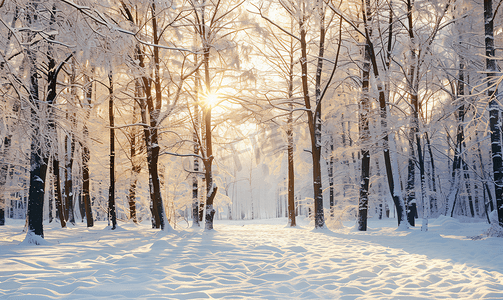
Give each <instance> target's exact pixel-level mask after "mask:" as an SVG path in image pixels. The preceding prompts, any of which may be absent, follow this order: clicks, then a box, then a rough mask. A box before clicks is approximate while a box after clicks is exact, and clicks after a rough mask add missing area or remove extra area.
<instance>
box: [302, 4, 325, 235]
mask: <svg viewBox="0 0 503 300" xmlns="http://www.w3.org/2000/svg"><path fill="white" fill-rule="evenodd" d="M304 9H305V8H304ZM305 14H306V12H305V11H302V15H301V16H300V17H299V20H298V23H299V30H300V48H301V58H300V66H301V72H302V74H301V80H302V93H303V98H304V105H305V107H306V109H307V111H306V113H307V123H308V127H309V133H310V136H311V156H312V161H313V189H314V212H313V213H314V227H315V228H323V227H324V226H325V220H324V216H323V191H322V185H321V165H320V160H321V143H319V142H318V139H317V138H318V137H319V136H320V134H321V131H320V133H319V134H318V130H319V129H320V128H321V127H319V126H321V124H318V122H321V118H319V119H318V118H316V116H321V105H317V106H316V107H315V112H314V113H313V111H312V109H311V99H310V96H309V79H308V78H307V74H308V69H307V62H308V60H309V58H308V57H307V46H308V45H307V40H306V37H307V32H306V26H305V22H306V21H307V20H306V15H305ZM319 67H320V66H319V65H318V68H319ZM320 72H321V71H320Z"/></svg>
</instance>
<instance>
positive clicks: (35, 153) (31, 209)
mask: <svg viewBox="0 0 503 300" xmlns="http://www.w3.org/2000/svg"><path fill="white" fill-rule="evenodd" d="M34 9H35V10H36V6H35V7H34ZM33 18H35V19H36V18H37V16H36V15H34V16H33ZM29 23H31V21H30V22H29ZM26 56H27V58H28V60H29V62H30V91H29V92H30V95H29V99H30V102H31V103H32V105H33V107H36V108H37V109H40V97H39V82H38V78H39V74H38V72H37V69H36V63H37V60H36V55H35V53H34V52H33V51H32V49H30V46H29V48H28V49H27V50H26ZM31 117H32V120H35V121H36V120H37V119H38V116H37V111H36V110H35V108H32V109H31ZM41 142H42V140H41V137H40V128H39V127H38V126H37V124H36V125H35V128H34V129H33V132H32V138H31V155H30V189H29V192H28V207H27V211H26V215H27V216H26V217H27V221H28V235H35V236H39V237H42V238H43V237H44V226H43V223H42V221H43V209H44V192H45V189H44V188H45V177H46V172H47V163H46V155H44V151H43V149H42V145H41ZM44 142H45V141H44ZM28 235H27V236H28ZM34 242H35V243H37V242H36V241H34Z"/></svg>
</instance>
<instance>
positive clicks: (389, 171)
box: [362, 1, 406, 225]
mask: <svg viewBox="0 0 503 300" xmlns="http://www.w3.org/2000/svg"><path fill="white" fill-rule="evenodd" d="M365 5H366V7H367V10H364V11H363V14H364V15H365V16H366V18H364V22H365V39H366V44H367V46H368V47H369V49H368V52H369V53H368V55H369V58H370V61H371V63H372V69H373V71H374V78H375V79H376V82H377V90H378V92H379V110H380V116H381V131H382V133H383V136H384V137H383V156H384V165H385V170H386V177H387V179H388V180H387V181H388V188H389V191H390V194H391V197H392V199H393V202H394V204H395V207H396V212H397V216H398V217H397V221H398V225H400V224H402V222H403V221H404V220H405V219H406V210H405V204H404V202H403V198H402V192H401V188H399V187H398V188H397V187H396V185H395V182H396V183H398V182H400V181H399V178H398V175H397V172H398V162H397V159H396V157H394V160H392V159H391V155H395V153H396V150H391V148H393V149H395V141H394V138H392V140H391V143H392V144H391V145H390V140H389V134H388V122H387V114H388V105H387V103H386V99H387V98H389V84H387V85H386V86H385V89H383V88H382V83H381V78H380V75H379V68H378V65H377V58H376V53H375V51H374V45H373V43H372V39H371V37H372V28H371V26H370V25H369V23H370V21H371V20H372V14H371V12H370V1H366V3H365ZM362 7H363V8H365V6H364V3H363V1H362ZM389 15H390V16H389V21H388V24H389V25H388V30H389V34H388V49H387V57H386V63H385V65H386V68H387V69H389V66H390V62H391V49H392V47H391V44H392V40H393V35H392V33H393V26H392V25H393V12H392V2H391V1H390V14H389ZM386 95H388V96H386ZM393 161H394V162H393ZM393 170H395V171H393ZM395 177H396V178H395Z"/></svg>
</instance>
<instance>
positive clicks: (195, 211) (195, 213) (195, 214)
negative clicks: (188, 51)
mask: <svg viewBox="0 0 503 300" xmlns="http://www.w3.org/2000/svg"><path fill="white" fill-rule="evenodd" d="M198 81H199V80H197V79H196V90H197V88H198V85H199V84H198ZM198 128H199V106H198V104H197V103H196V104H195V105H194V136H193V142H194V154H196V155H198V154H199V138H198V136H199V132H198ZM198 173H199V159H198V158H197V157H194V175H193V176H192V222H193V225H194V226H197V227H199V226H200V225H199V184H198V182H199V176H198V175H197V174H198Z"/></svg>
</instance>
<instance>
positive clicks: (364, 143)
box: [358, 0, 370, 231]
mask: <svg viewBox="0 0 503 300" xmlns="http://www.w3.org/2000/svg"><path fill="white" fill-rule="evenodd" d="M368 2H369V1H368V0H367V4H368ZM367 7H368V6H367ZM364 15H365V18H368V16H369V15H370V14H364ZM369 75H370V45H369V44H368V43H366V44H365V50H364V57H363V65H362V96H361V99H360V103H359V122H358V123H359V132H360V147H361V150H360V151H361V185H360V197H359V199H358V230H359V231H366V230H367V214H368V193H369V180H370V151H369V150H368V143H369V140H370V130H369V115H370V100H369V83H370V82H369Z"/></svg>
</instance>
